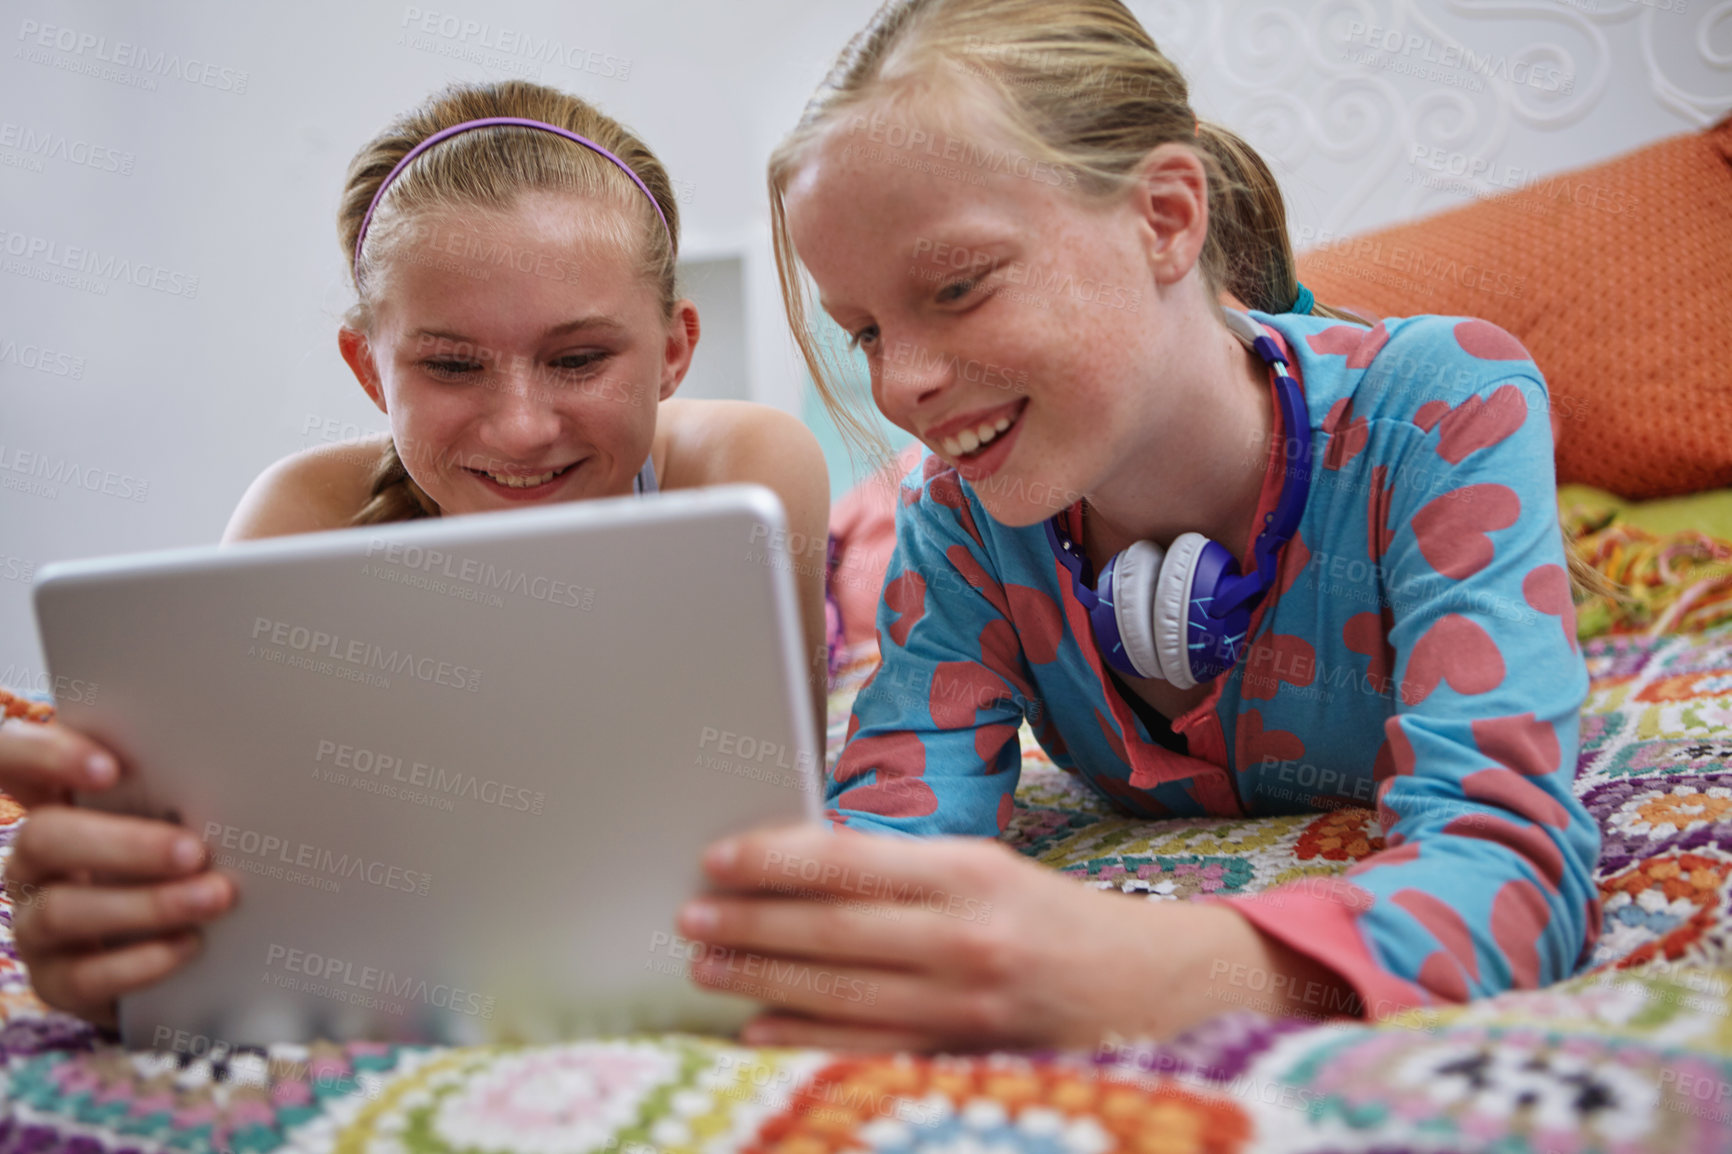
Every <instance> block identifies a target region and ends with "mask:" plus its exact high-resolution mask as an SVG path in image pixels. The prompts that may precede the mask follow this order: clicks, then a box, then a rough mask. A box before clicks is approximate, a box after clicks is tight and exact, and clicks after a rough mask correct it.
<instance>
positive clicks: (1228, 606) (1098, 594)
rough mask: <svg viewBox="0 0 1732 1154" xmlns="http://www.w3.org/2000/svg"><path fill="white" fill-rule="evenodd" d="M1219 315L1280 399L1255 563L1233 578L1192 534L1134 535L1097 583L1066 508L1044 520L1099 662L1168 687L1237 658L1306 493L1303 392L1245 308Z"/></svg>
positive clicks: (1218, 553) (1221, 549)
mask: <svg viewBox="0 0 1732 1154" xmlns="http://www.w3.org/2000/svg"><path fill="white" fill-rule="evenodd" d="M1223 311H1224V313H1225V315H1226V319H1227V327H1228V328H1229V329H1231V330H1233V332H1234V334H1235V335H1237V336H1239V337H1240V338H1241V339H1243V340H1245V341H1247V342H1248V343H1249V344H1250V345H1251V347H1252V348H1253V349H1255V350H1256V352H1257V354H1258V355H1259V356H1261V357H1262V358H1263V360H1264V361H1266V362H1268V365H1269V368H1270V370H1271V371H1272V372H1273V373H1274V374H1275V388H1276V393H1277V394H1278V396H1279V397H1280V401H1281V421H1282V431H1283V433H1284V435H1285V440H1286V445H1285V449H1286V455H1287V461H1286V467H1285V469H1284V476H1285V480H1284V481H1283V483H1282V486H1281V499H1280V500H1279V501H1278V502H1277V503H1276V505H1275V510H1274V512H1272V513H1270V514H1268V515H1267V516H1266V517H1264V519H1263V531H1262V532H1261V533H1259V534H1258V535H1257V541H1256V544H1255V545H1254V546H1253V547H1252V557H1253V558H1254V559H1255V564H1256V568H1255V569H1254V570H1253V571H1252V572H1250V573H1248V574H1241V573H1240V572H1239V563H1238V562H1237V561H1236V560H1234V559H1233V554H1232V552H1231V551H1229V550H1228V549H1227V548H1226V547H1225V546H1223V545H1221V544H1220V543H1219V542H1216V541H1211V540H1210V539H1209V538H1207V537H1205V536H1203V535H1202V534H1201V533H1181V534H1180V535H1179V536H1178V537H1177V538H1176V539H1175V540H1174V541H1173V543H1172V546H1171V547H1170V548H1167V549H1162V548H1161V547H1160V546H1159V545H1156V544H1155V543H1154V542H1153V541H1138V542H1136V543H1135V544H1133V545H1132V546H1131V547H1130V548H1128V549H1126V550H1124V552H1122V553H1119V554H1118V555H1117V556H1115V557H1114V558H1113V559H1112V560H1111V561H1108V562H1107V564H1106V568H1105V569H1103V570H1102V571H1101V577H1100V584H1099V587H1098V588H1097V587H1096V586H1095V582H1094V580H1093V579H1092V576H1091V574H1090V568H1091V566H1090V565H1089V561H1088V557H1087V556H1086V555H1085V554H1084V553H1083V550H1082V547H1081V546H1079V545H1078V544H1077V543H1076V542H1074V541H1072V540H1071V538H1070V534H1069V532H1068V531H1067V530H1066V528H1065V525H1064V517H1065V514H1064V513H1060V514H1059V515H1058V516H1056V517H1053V518H1051V519H1050V520H1048V521H1047V523H1046V538H1047V541H1048V542H1049V543H1050V544H1051V545H1052V551H1053V553H1054V554H1055V555H1057V557H1058V559H1059V560H1060V561H1061V562H1063V564H1064V566H1065V568H1067V569H1069V570H1070V575H1071V587H1072V589H1073V590H1074V591H1075V593H1076V598H1077V601H1078V602H1080V603H1081V604H1082V606H1083V608H1084V609H1086V610H1087V611H1088V615H1089V622H1090V624H1091V625H1092V626H1093V632H1094V635H1095V644H1096V645H1097V646H1098V647H1099V649H1100V651H1101V656H1102V657H1104V658H1105V659H1106V661H1107V664H1109V665H1111V666H1112V667H1113V668H1114V669H1117V670H1118V671H1119V672H1121V673H1123V674H1125V675H1127V676H1130V677H1154V678H1159V679H1160V680H1162V681H1166V682H1169V683H1171V684H1172V686H1173V687H1174V688H1175V689H1190V688H1191V687H1193V686H1195V685H1196V684H1198V683H1199V682H1203V681H1209V680H1211V679H1213V678H1216V677H1219V676H1220V675H1221V674H1222V673H1225V672H1226V671H1227V670H1229V669H1231V668H1232V667H1233V666H1234V665H1235V664H1236V663H1237V662H1238V660H1239V656H1240V654H1241V652H1242V651H1243V649H1244V644H1245V633H1246V630H1247V629H1248V628H1249V627H1250V621H1251V612H1252V610H1254V609H1256V608H1257V606H1258V604H1260V603H1261V602H1262V600H1263V597H1264V595H1265V594H1267V593H1268V592H1269V590H1270V588H1272V587H1273V585H1274V583H1275V555H1276V554H1277V553H1278V552H1279V551H1280V549H1281V546H1283V545H1285V544H1286V543H1287V541H1288V540H1289V539H1291V538H1292V536H1293V534H1294V533H1295V532H1297V531H1298V528H1299V518H1300V516H1301V515H1302V514H1303V513H1304V512H1305V499H1306V497H1307V496H1309V495H1310V492H1311V416H1310V412H1309V410H1307V408H1306V407H1305V394H1304V393H1303V392H1301V391H1300V389H1299V382H1298V381H1295V380H1294V379H1293V378H1292V376H1291V375H1290V374H1289V373H1288V372H1287V360H1286V358H1285V357H1283V356H1282V355H1281V350H1280V349H1279V348H1277V347H1276V345H1275V342H1274V341H1273V340H1271V339H1269V337H1268V335H1267V334H1266V333H1264V332H1263V331H1262V329H1261V328H1259V327H1258V325H1257V324H1256V323H1255V322H1254V321H1252V320H1251V319H1250V318H1249V317H1247V316H1245V314H1243V313H1240V312H1235V311H1234V310H1232V309H1226V310H1223Z"/></svg>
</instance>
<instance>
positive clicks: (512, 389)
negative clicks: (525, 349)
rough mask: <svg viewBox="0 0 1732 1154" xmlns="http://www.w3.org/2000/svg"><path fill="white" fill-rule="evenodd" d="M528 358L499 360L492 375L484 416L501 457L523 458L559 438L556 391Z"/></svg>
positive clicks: (491, 438)
mask: <svg viewBox="0 0 1732 1154" xmlns="http://www.w3.org/2000/svg"><path fill="white" fill-rule="evenodd" d="M538 367H539V366H538V365H537V364H536V362H535V361H534V360H533V359H531V358H528V357H513V358H509V359H505V360H502V361H501V362H500V364H499V368H498V371H497V372H495V373H494V374H493V397H492V398H491V402H490V405H489V411H488V414H487V430H488V433H489V439H490V440H491V441H492V442H493V444H494V446H495V447H496V448H497V449H498V450H499V452H500V453H501V455H503V456H507V457H511V458H526V457H531V456H534V455H535V454H536V452H537V451H539V450H541V449H543V448H545V447H546V446H547V445H549V444H551V443H552V442H553V441H554V440H555V439H557V438H558V436H559V412H558V409H557V407H556V406H555V404H554V398H555V395H556V394H555V391H554V390H553V389H552V388H551V387H550V386H549V383H548V382H547V381H546V380H544V379H542V375H541V374H540V373H539V372H538V371H537V370H538Z"/></svg>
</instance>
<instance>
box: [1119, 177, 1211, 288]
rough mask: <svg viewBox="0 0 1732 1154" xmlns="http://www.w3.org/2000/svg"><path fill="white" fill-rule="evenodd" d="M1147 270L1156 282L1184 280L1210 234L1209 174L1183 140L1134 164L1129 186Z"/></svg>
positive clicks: (1194, 264)
mask: <svg viewBox="0 0 1732 1154" xmlns="http://www.w3.org/2000/svg"><path fill="white" fill-rule="evenodd" d="M1132 196H1133V198H1134V210H1135V212H1136V213H1137V215H1138V217H1139V218H1140V222H1141V224H1142V234H1143V248H1144V252H1145V254H1146V255H1147V257H1148V260H1149V271H1150V272H1152V273H1153V274H1154V276H1155V280H1156V282H1157V283H1159V284H1171V283H1173V282H1175V281H1179V280H1182V279H1184V277H1185V276H1186V274H1188V273H1189V272H1190V271H1191V269H1192V268H1193V267H1195V266H1196V263H1197V260H1198V258H1200V257H1201V256H1202V253H1203V242H1204V241H1205V240H1207V239H1208V236H1209V174H1208V170H1207V169H1205V168H1204V167H1203V161H1202V158H1201V157H1199V156H1198V155H1197V154H1196V153H1195V152H1193V151H1192V150H1191V149H1190V148H1187V147H1186V146H1184V145H1182V144H1163V145H1160V146H1159V147H1157V148H1155V149H1154V150H1153V151H1152V152H1150V153H1149V155H1148V156H1146V157H1145V158H1144V159H1143V163H1142V164H1141V165H1139V166H1138V167H1137V170H1136V183H1135V184H1134V185H1133V186H1132Z"/></svg>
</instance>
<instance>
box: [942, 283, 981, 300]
mask: <svg viewBox="0 0 1732 1154" xmlns="http://www.w3.org/2000/svg"><path fill="white" fill-rule="evenodd" d="M979 283H980V282H979V281H978V280H959V281H952V282H950V283H949V284H947V285H945V286H944V287H943V288H941V289H939V290H938V302H939V303H940V304H954V303H955V302H957V301H959V300H961V299H962V298H963V297H965V296H967V295H968V294H969V293H971V292H973V291H974V288H975V286H976V285H978V284H979Z"/></svg>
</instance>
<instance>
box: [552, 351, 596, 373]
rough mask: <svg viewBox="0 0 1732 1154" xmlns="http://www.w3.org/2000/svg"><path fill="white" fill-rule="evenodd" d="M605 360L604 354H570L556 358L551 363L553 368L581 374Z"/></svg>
mask: <svg viewBox="0 0 1732 1154" xmlns="http://www.w3.org/2000/svg"><path fill="white" fill-rule="evenodd" d="M606 359H607V354H606V353H572V354H570V355H569V356H564V357H559V358H557V359H556V360H555V361H554V362H553V367H554V368H556V369H564V370H566V371H567V372H582V371H583V370H584V369H592V368H594V367H595V366H596V365H597V364H599V363H601V362H602V361H604V360H606Z"/></svg>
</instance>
